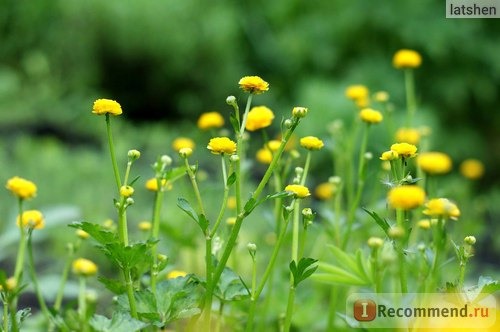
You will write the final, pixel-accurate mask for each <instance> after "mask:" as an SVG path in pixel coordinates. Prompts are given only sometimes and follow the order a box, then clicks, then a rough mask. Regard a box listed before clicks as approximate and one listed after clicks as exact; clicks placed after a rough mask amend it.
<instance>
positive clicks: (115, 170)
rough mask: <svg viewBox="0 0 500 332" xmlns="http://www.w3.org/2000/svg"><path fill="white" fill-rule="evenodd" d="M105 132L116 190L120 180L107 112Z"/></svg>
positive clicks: (120, 184) (120, 183)
mask: <svg viewBox="0 0 500 332" xmlns="http://www.w3.org/2000/svg"><path fill="white" fill-rule="evenodd" d="M106 132H107V134H108V144H109V154H110V156H111V164H112V165H113V173H114V175H115V182H116V188H117V190H118V191H120V187H121V186H122V182H121V180H120V173H119V171H118V164H117V162H116V155H115V145H114V144H113V135H112V133H111V121H110V117H109V113H106Z"/></svg>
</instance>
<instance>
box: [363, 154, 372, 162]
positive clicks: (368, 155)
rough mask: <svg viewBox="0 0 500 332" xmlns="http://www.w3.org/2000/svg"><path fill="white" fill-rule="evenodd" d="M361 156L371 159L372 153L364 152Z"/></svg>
mask: <svg viewBox="0 0 500 332" xmlns="http://www.w3.org/2000/svg"><path fill="white" fill-rule="evenodd" d="M363 157H364V158H365V160H372V159H373V153H371V152H365V154H364V155H363Z"/></svg>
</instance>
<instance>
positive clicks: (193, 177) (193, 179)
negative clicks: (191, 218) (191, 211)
mask: <svg viewBox="0 0 500 332" xmlns="http://www.w3.org/2000/svg"><path fill="white" fill-rule="evenodd" d="M184 164H185V165H186V171H187V173H188V175H189V180H190V181H191V185H192V187H193V190H194V194H195V196H196V201H197V202H198V207H199V209H200V212H201V214H203V215H204V216H206V214H205V209H204V208H203V200H202V199H201V195H200V189H199V188H198V183H197V182H196V175H195V174H194V172H193V170H192V169H191V166H190V165H189V162H188V158H187V157H186V158H184Z"/></svg>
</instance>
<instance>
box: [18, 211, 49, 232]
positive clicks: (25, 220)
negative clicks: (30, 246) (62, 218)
mask: <svg viewBox="0 0 500 332" xmlns="http://www.w3.org/2000/svg"><path fill="white" fill-rule="evenodd" d="M20 219H22V225H23V227H26V228H33V229H42V228H44V227H45V220H44V218H43V214H42V213H41V212H40V211H38V210H27V211H24V212H23V216H22V218H19V216H18V217H17V226H18V227H19V226H20V225H21V220H20Z"/></svg>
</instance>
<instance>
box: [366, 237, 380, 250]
mask: <svg viewBox="0 0 500 332" xmlns="http://www.w3.org/2000/svg"><path fill="white" fill-rule="evenodd" d="M367 244H368V247H370V248H373V249H376V248H380V247H382V246H383V245H384V240H383V239H381V238H379V237H376V236H372V237H370V238H369V239H368V241H367Z"/></svg>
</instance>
